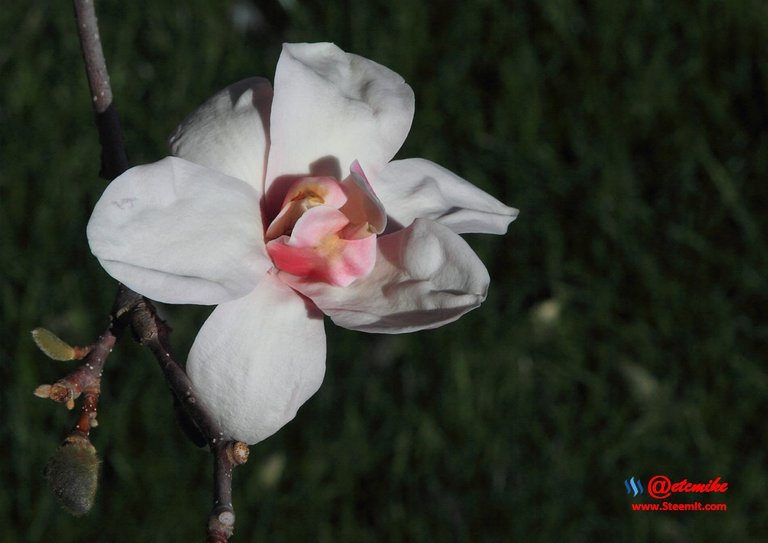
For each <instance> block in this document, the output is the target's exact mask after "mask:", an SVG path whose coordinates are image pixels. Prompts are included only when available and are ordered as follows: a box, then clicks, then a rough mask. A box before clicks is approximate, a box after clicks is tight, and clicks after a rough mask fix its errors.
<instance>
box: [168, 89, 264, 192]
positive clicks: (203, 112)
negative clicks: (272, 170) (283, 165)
mask: <svg viewBox="0 0 768 543" xmlns="http://www.w3.org/2000/svg"><path fill="white" fill-rule="evenodd" d="M271 104H272V86H271V85H270V84H269V81H267V80H266V79H262V78H260V77H252V78H250V79H245V80H243V81H240V82H238V83H235V84H234V85H230V86H229V87H227V88H226V89H224V90H223V91H221V92H220V93H218V94H216V95H215V96H213V97H212V98H210V99H209V100H208V101H207V102H205V103H204V104H203V105H202V106H200V107H199V108H198V109H197V110H195V111H194V112H193V113H192V114H191V115H189V116H188V117H187V118H186V119H184V121H183V122H182V123H181V124H180V125H179V126H178V128H176V132H174V134H173V135H172V136H171V139H170V144H171V151H172V152H173V154H174V155H176V156H178V157H181V158H184V159H187V160H190V161H192V162H195V163H197V164H201V165H203V166H207V167H209V168H213V169H214V170H218V171H220V172H221V173H224V174H226V175H229V176H231V177H236V178H238V179H242V180H244V181H246V182H248V183H249V184H250V185H252V186H253V187H254V188H255V189H256V190H258V191H259V193H262V192H263V190H264V168H265V163H266V157H267V151H268V149H269V110H270V107H271Z"/></svg>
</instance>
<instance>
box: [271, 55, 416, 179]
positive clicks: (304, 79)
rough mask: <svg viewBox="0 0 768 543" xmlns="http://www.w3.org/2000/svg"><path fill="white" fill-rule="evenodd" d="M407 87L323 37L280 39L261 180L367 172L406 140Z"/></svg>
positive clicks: (409, 102)
mask: <svg viewBox="0 0 768 543" xmlns="http://www.w3.org/2000/svg"><path fill="white" fill-rule="evenodd" d="M413 110H414V98H413V91H412V90H411V88H410V87H409V86H408V85H407V84H406V83H405V81H403V78H402V77H400V76H399V75H398V74H396V73H395V72H393V71H392V70H390V69H388V68H385V67H384V66H381V65H380V64H377V63H375V62H373V61H371V60H368V59H366V58H363V57H359V56H357V55H352V54H348V53H345V52H344V51H342V50H341V49H339V48H338V47H336V46H335V45H333V44H330V43H315V44H307V43H303V44H285V45H284V46H283V52H282V54H281V55H280V60H279V61H278V64H277V70H276V73H275V98H274V101H273V104H272V121H271V126H272V128H271V136H272V143H271V149H270V152H269V163H268V169H267V181H266V185H267V188H269V184H270V183H271V182H272V180H274V178H276V177H278V176H281V175H288V174H307V173H310V172H312V173H315V174H317V175H331V176H333V177H336V178H337V179H341V178H342V173H346V171H347V169H348V168H349V167H350V165H351V164H352V162H353V161H354V160H358V161H359V162H360V165H361V166H362V168H363V170H364V171H365V172H366V174H368V175H370V176H372V177H374V176H375V175H376V174H377V173H378V172H379V171H381V169H382V168H383V167H384V165H385V164H386V163H387V162H388V161H389V160H391V159H392V157H393V156H394V155H395V153H396V152H397V150H398V149H399V148H400V146H401V145H402V144H403V141H405V137H406V136H407V135H408V131H409V130H410V127H411V120H412V119H413ZM321 159H322V160H321Z"/></svg>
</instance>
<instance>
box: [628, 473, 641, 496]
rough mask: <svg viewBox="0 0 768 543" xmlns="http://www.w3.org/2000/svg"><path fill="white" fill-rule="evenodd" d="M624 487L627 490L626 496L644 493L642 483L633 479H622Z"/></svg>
mask: <svg viewBox="0 0 768 543" xmlns="http://www.w3.org/2000/svg"><path fill="white" fill-rule="evenodd" d="M624 486H625V487H626V489H627V494H630V493H634V494H633V495H634V496H637V495H638V494H642V493H643V492H645V489H644V488H643V483H641V482H640V479H635V478H634V477H632V478H631V479H624Z"/></svg>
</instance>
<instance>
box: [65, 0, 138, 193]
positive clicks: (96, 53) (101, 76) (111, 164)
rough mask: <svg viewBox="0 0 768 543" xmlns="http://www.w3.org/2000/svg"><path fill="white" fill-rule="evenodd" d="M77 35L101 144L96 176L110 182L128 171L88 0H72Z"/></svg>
mask: <svg viewBox="0 0 768 543" xmlns="http://www.w3.org/2000/svg"><path fill="white" fill-rule="evenodd" d="M72 5H73V7H74V9H75V21H76V23H77V34H78V37H79V38H80V49H81V50H82V53H83V61H84V63H85V71H86V75H87V77H88V87H89V88H90V90H91V99H92V100H93V113H94V115H95V121H96V130H97V131H98V134H99V143H101V170H100V171H99V175H100V176H101V177H102V178H104V179H106V180H108V181H111V180H112V179H114V178H115V177H117V176H118V175H120V174H121V173H123V172H124V171H125V170H127V169H128V158H127V156H126V153H125V145H124V144H123V130H122V128H121V126H120V118H119V117H118V115H117V110H116V109H115V105H114V103H113V101H112V87H111V86H110V84H109V72H108V71H107V63H106V61H105V60H104V51H103V50H102V48H101V36H100V35H99V23H98V21H97V19H96V10H95V9H94V6H93V1H92V0H73V1H72Z"/></svg>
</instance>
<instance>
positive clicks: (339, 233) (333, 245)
mask: <svg viewBox="0 0 768 543" xmlns="http://www.w3.org/2000/svg"><path fill="white" fill-rule="evenodd" d="M348 226H349V220H348V219H347V217H346V216H345V215H344V214H343V213H341V212H340V211H338V210H336V209H333V208H331V207H329V206H317V207H314V208H312V209H310V210H308V211H307V212H306V213H304V215H302V216H301V218H299V220H298V221H297V222H296V225H295V227H294V229H293V233H292V234H291V236H290V237H288V236H281V237H279V238H277V239H274V240H272V241H270V242H269V243H267V251H268V252H269V256H270V257H271V258H272V261H273V262H274V264H275V266H277V268H278V269H280V270H282V271H284V272H287V273H290V274H292V275H297V276H300V277H307V278H311V279H317V280H319V281H323V282H326V283H329V284H331V285H335V286H341V287H345V286H348V285H349V284H351V283H352V282H353V281H354V280H355V279H357V278H358V277H363V276H365V275H368V274H369V273H370V271H371V270H372V269H373V265H374V263H375V261H376V235H375V234H370V235H368V236H366V237H357V238H356V239H348V238H346V237H344V236H345V234H349V233H354V234H356V235H358V233H357V232H355V231H354V230H353V231H352V232H350V231H349V229H348Z"/></svg>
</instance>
